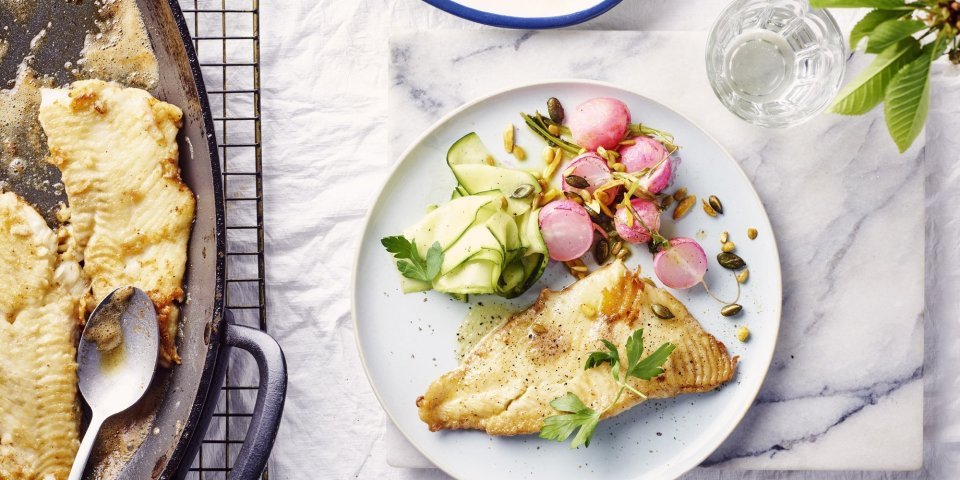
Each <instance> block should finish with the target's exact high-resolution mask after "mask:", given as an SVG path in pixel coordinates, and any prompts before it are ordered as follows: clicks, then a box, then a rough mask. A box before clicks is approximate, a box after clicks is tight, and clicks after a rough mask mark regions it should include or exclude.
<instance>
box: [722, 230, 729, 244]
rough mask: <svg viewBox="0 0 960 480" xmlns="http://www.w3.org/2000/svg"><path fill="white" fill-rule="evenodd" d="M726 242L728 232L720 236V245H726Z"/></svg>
mask: <svg viewBox="0 0 960 480" xmlns="http://www.w3.org/2000/svg"><path fill="white" fill-rule="evenodd" d="M727 240H730V232H723V233H721V234H720V243H721V244H723V243H727Z"/></svg>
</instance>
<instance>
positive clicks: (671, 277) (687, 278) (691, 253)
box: [653, 237, 739, 297]
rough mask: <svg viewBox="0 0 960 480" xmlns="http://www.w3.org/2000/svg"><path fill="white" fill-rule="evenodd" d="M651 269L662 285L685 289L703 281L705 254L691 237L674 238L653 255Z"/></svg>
mask: <svg viewBox="0 0 960 480" xmlns="http://www.w3.org/2000/svg"><path fill="white" fill-rule="evenodd" d="M653 271H654V273H656V274H657V278H659V279H660V281H661V282H663V284H664V285H666V286H668V287H670V288H676V289H678V290H685V289H687V288H690V287H692V286H694V285H696V284H698V283H702V282H703V276H704V275H706V273H707V254H706V252H704V251H703V247H701V246H700V244H699V243H697V241H696V240H694V239H692V238H683V237H678V238H674V239H672V240H670V246H669V247H667V248H665V249H663V250H661V251H660V252H659V253H657V255H656V256H655V257H653ZM704 286H706V285H704ZM738 287H739V284H738ZM738 297H739V296H738Z"/></svg>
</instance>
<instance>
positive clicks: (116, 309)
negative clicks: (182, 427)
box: [70, 287, 160, 480]
mask: <svg viewBox="0 0 960 480" xmlns="http://www.w3.org/2000/svg"><path fill="white" fill-rule="evenodd" d="M159 348H160V332H159V331H158V327H157V312H156V310H155V309H154V306H153V301H152V300H150V297H148V296H147V294H146V293H144V292H143V291H142V290H140V289H139V288H136V287H120V288H118V289H116V290H114V291H112V292H110V294H109V295H107V296H106V297H104V299H103V301H101V302H100V304H99V305H97V308H95V309H94V310H93V313H92V314H91V315H90V319H89V320H88V321H87V324H86V326H85V327H84V329H83V334H82V335H81V336H80V344H79V346H78V347H77V376H78V377H79V384H80V393H81V394H82V395H83V398H84V399H85V400H86V401H87V404H88V405H90V410H91V411H92V416H91V419H90V426H89V427H87V432H86V433H85V434H84V436H83V441H82V442H81V443H80V448H79V449H78V451H77V457H76V459H75V460H74V463H73V468H72V469H71V471H70V480H79V479H80V478H81V476H82V475H83V470H84V468H85V467H86V464H87V459H88V458H89V456H90V450H91V449H92V448H93V443H94V440H95V439H96V437H97V433H98V432H99V431H100V427H101V426H102V425H103V422H104V421H105V420H106V419H108V418H110V417H111V416H113V415H115V414H117V413H120V412H122V411H124V410H126V409H128V408H130V407H131V406H133V404H135V403H137V400H139V399H140V398H141V397H143V394H144V393H145V392H146V391H147V387H149V386H150V382H151V381H152V380H153V374H154V372H155V371H156V367H157V354H158V351H159Z"/></svg>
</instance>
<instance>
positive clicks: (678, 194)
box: [673, 187, 687, 202]
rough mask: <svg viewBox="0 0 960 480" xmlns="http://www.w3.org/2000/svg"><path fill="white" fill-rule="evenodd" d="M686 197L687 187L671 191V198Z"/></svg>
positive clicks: (681, 198)
mask: <svg viewBox="0 0 960 480" xmlns="http://www.w3.org/2000/svg"><path fill="white" fill-rule="evenodd" d="M684 198H687V187H680V188H678V189H677V191H676V192H673V199H674V200H676V201H678V202H679V201H680V200H683V199H684Z"/></svg>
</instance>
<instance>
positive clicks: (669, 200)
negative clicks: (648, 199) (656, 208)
mask: <svg viewBox="0 0 960 480" xmlns="http://www.w3.org/2000/svg"><path fill="white" fill-rule="evenodd" d="M670 205H673V197H671V196H670V195H666V196H664V197H663V199H662V200H660V211H663V210H666V209H668V208H670Z"/></svg>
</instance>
